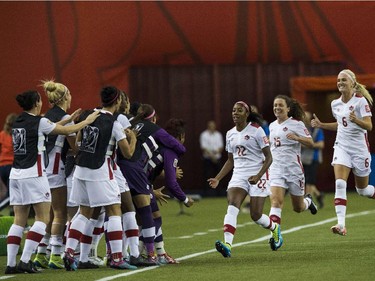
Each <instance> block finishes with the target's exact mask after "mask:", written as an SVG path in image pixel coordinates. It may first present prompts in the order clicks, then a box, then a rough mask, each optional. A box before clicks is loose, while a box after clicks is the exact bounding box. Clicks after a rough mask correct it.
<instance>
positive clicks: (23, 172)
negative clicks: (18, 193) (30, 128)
mask: <svg viewBox="0 0 375 281" xmlns="http://www.w3.org/2000/svg"><path fill="white" fill-rule="evenodd" d="M55 127H56V123H53V122H52V121H50V120H49V119H47V118H44V117H42V118H41V119H40V122H39V127H38V159H39V160H38V161H36V162H35V164H34V165H33V166H32V167H30V168H27V169H16V168H12V169H11V171H10V176H9V178H10V179H26V178H33V177H38V176H40V174H39V173H40V171H41V172H42V176H46V169H45V161H44V153H45V150H46V144H45V135H48V134H50V133H51V132H52V131H53V130H54V129H55Z"/></svg>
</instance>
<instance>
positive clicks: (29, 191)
mask: <svg viewBox="0 0 375 281" xmlns="http://www.w3.org/2000/svg"><path fill="white" fill-rule="evenodd" d="M16 100H17V102H18V104H19V106H20V107H21V108H22V109H23V110H24V112H23V113H21V114H20V116H19V117H18V118H17V119H16V121H15V122H14V124H13V129H12V139H13V149H14V162H13V166H12V170H11V173H10V184H9V187H10V204H11V205H13V208H14V216H15V217H14V223H13V224H12V226H11V227H10V229H9V232H8V238H7V267H6V269H5V274H14V273H20V272H22V273H23V272H28V273H37V272H39V271H38V269H37V268H36V267H35V265H34V263H33V262H32V261H31V260H30V258H31V255H32V254H33V253H34V251H35V250H36V247H37V246H38V244H39V242H40V241H41V239H42V238H43V236H44V235H45V233H46V226H47V224H48V223H49V220H50V209H51V196H50V195H51V193H50V187H49V184H48V179H47V175H46V169H45V164H46V163H45V157H44V156H45V155H44V153H45V135H49V134H55V135H70V134H72V133H73V132H77V131H78V130H80V129H82V128H83V127H84V126H86V125H88V124H91V123H92V122H93V121H95V119H96V118H97V117H98V113H93V114H90V115H89V116H88V117H87V118H86V119H85V120H83V121H82V122H81V123H80V124H76V125H71V126H64V125H65V124H67V123H69V122H71V121H72V120H74V118H75V117H76V116H77V115H78V114H79V110H77V111H75V112H74V113H73V114H72V116H71V118H68V119H64V120H62V121H60V122H59V123H53V122H51V121H50V120H48V119H47V118H45V117H41V116H40V111H41V108H42V105H43V102H42V99H41V97H40V94H39V93H38V92H37V91H33V90H31V91H26V92H24V93H22V94H19V95H17V97H16ZM31 205H32V206H33V208H34V210H35V222H34V224H33V225H32V227H31V228H30V230H29V232H28V233H27V236H26V240H25V244H24V248H23V252H22V256H21V258H20V262H19V263H18V265H17V266H16V256H17V253H18V249H19V247H20V244H21V240H22V235H23V230H24V227H25V225H26V222H27V219H28V214H29V211H30V206H31Z"/></svg>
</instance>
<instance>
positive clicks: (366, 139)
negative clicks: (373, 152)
mask: <svg viewBox="0 0 375 281" xmlns="http://www.w3.org/2000/svg"><path fill="white" fill-rule="evenodd" d="M365 141H366V145H367V149H368V152H370V143H369V142H368V137H367V133H365Z"/></svg>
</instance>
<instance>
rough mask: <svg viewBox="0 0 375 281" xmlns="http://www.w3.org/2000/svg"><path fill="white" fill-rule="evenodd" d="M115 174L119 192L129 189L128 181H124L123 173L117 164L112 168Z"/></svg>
mask: <svg viewBox="0 0 375 281" xmlns="http://www.w3.org/2000/svg"><path fill="white" fill-rule="evenodd" d="M113 172H114V174H115V179H116V181H117V184H118V187H119V188H120V193H124V192H126V191H130V189H129V185H128V182H127V181H126V179H125V177H124V175H123V174H122V172H121V170H120V168H119V167H118V166H117V169H116V170H113Z"/></svg>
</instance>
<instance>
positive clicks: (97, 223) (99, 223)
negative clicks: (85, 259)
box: [90, 212, 105, 257]
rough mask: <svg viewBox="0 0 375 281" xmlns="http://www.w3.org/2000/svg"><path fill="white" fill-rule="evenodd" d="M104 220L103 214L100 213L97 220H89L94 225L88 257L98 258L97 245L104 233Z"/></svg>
mask: <svg viewBox="0 0 375 281" xmlns="http://www.w3.org/2000/svg"><path fill="white" fill-rule="evenodd" d="M104 218H105V212H103V213H101V214H100V215H99V217H98V219H97V220H94V219H90V221H92V222H93V224H94V231H93V233H92V234H93V235H92V243H91V250H90V256H95V257H96V256H98V245H99V242H100V239H101V238H102V237H103V233H104Z"/></svg>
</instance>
